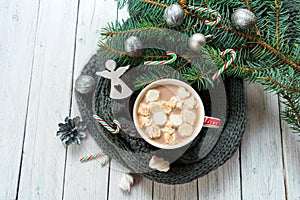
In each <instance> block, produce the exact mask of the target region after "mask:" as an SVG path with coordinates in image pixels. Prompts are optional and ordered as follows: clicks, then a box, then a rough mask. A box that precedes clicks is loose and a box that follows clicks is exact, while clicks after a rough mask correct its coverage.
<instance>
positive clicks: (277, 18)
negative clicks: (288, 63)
mask: <svg viewBox="0 0 300 200" xmlns="http://www.w3.org/2000/svg"><path fill="white" fill-rule="evenodd" d="M274 3H275V9H276V26H275V29H276V36H275V37H276V47H277V48H278V44H279V16H280V15H279V12H280V7H279V5H278V1H277V0H274Z"/></svg>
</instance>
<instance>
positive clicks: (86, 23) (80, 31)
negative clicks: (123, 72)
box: [64, 0, 117, 200]
mask: <svg viewBox="0 0 300 200" xmlns="http://www.w3.org/2000/svg"><path fill="white" fill-rule="evenodd" d="M105 7H109V8H110V9H105ZM116 16H117V7H116V2H114V1H104V0H100V1H99V0H88V1H81V2H80V7H79V14H78V28H77V39H76V53H75V68H74V82H75V80H76V78H77V77H78V76H79V75H80V72H81V70H82V68H83V66H84V65H85V63H86V62H87V61H88V60H89V58H90V56H91V55H92V54H94V53H95V52H96V49H97V44H98V42H99V40H100V39H101V38H100V33H99V29H101V28H102V27H104V26H105V25H106V24H107V23H108V22H110V21H114V20H115V19H116ZM73 94H74V93H73ZM72 100H73V103H72V110H71V113H72V116H77V115H80V113H79V111H78V107H77V104H76V101H75V100H76V99H75V97H73V99H72ZM100 151H101V149H100V147H99V146H98V145H97V143H96V142H95V141H94V139H93V138H92V137H91V136H88V137H87V140H85V141H84V142H83V144H82V145H81V146H79V147H71V148H69V149H68V154H67V164H66V175H65V191H64V199H72V200H73V199H98V198H100V197H101V199H107V190H108V188H107V187H108V177H109V168H108V167H106V168H103V169H101V167H100V163H99V160H95V161H91V162H89V163H85V164H81V163H80V162H79V159H80V158H81V157H83V156H87V155H92V154H95V153H97V152H100Z"/></svg>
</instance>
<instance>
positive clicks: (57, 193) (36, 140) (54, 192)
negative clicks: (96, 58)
mask: <svg viewBox="0 0 300 200" xmlns="http://www.w3.org/2000/svg"><path fill="white" fill-rule="evenodd" d="M77 6H78V1H77V0H65V1H61V0H52V1H45V0H44V1H40V7H39V18H38V28H37V33H36V44H35V50H34V62H33V72H32V82H31V89H30V96H29V100H30V101H29V108H28V117H27V118H28V120H27V126H26V134H25V142H24V153H23V162H22V169H21V177H20V190H19V194H18V195H19V199H60V198H62V195H63V193H62V192H63V184H64V179H63V177H64V168H65V152H66V149H65V147H64V146H62V144H61V142H60V141H59V140H57V138H56V134H55V133H56V131H57V129H58V128H57V123H58V122H61V121H62V120H64V118H65V116H66V115H68V113H69V110H70V100H71V86H72V76H71V74H72V69H73V58H74V46H75V30H76V19H77ZM27 12H30V10H28V11H27ZM23 48H26V47H23Z"/></svg>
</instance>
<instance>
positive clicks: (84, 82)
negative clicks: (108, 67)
mask: <svg viewBox="0 0 300 200" xmlns="http://www.w3.org/2000/svg"><path fill="white" fill-rule="evenodd" d="M95 85H96V81H95V79H94V78H93V77H91V76H88V75H80V76H79V77H78V78H77V79H76V82H75V89H76V91H77V92H79V93H81V94H87V93H90V92H91V91H93V90H94V88H95Z"/></svg>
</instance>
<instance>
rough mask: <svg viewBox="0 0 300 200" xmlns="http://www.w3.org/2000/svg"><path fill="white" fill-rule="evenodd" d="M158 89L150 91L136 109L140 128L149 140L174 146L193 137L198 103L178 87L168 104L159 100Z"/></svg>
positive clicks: (188, 93)
mask: <svg viewBox="0 0 300 200" xmlns="http://www.w3.org/2000/svg"><path fill="white" fill-rule="evenodd" d="M159 87H164V86H159ZM159 87H158V88H155V89H150V90H149V91H148V92H147V93H146V95H145V97H144V100H143V101H142V102H141V103H140V105H139V106H138V110H137V114H138V121H139V126H140V128H141V129H143V130H144V132H145V133H146V134H147V136H148V137H149V138H150V139H152V140H159V142H162V143H163V144H177V143H178V142H180V139H184V138H187V137H189V136H191V135H193V133H194V128H195V127H194V125H195V122H196V120H197V115H196V112H197V107H198V106H197V102H196V100H195V98H194V97H193V96H192V95H191V93H190V92H189V91H187V90H186V89H185V88H184V87H178V89H177V91H174V95H173V96H171V98H170V99H169V100H168V101H165V100H162V98H161V94H160V90H159Z"/></svg>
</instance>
